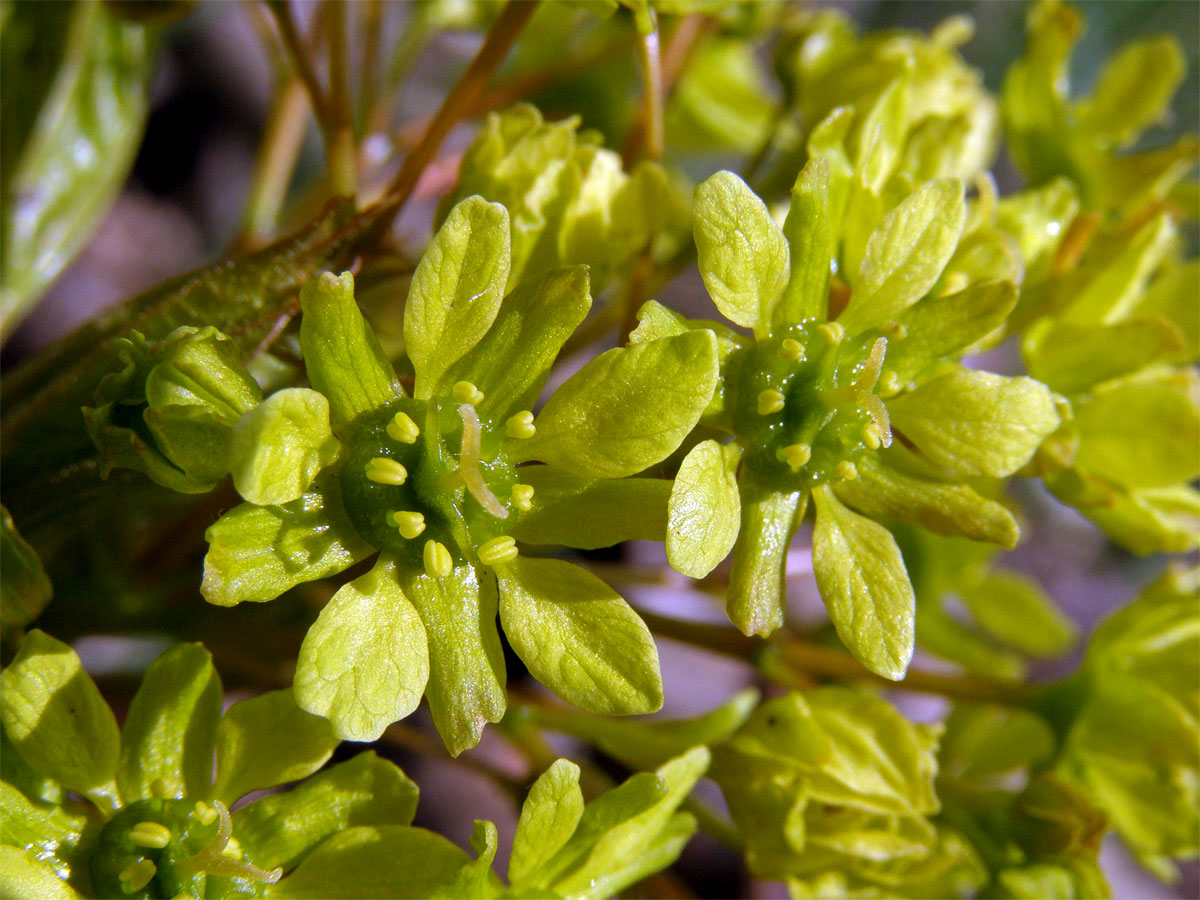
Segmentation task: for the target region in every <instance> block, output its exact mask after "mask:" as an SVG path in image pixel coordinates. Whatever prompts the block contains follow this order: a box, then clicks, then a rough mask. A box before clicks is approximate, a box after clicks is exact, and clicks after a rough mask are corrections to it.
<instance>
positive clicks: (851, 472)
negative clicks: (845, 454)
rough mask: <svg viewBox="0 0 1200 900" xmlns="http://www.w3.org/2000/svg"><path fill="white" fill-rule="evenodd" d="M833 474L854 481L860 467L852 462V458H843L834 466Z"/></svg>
mask: <svg viewBox="0 0 1200 900" xmlns="http://www.w3.org/2000/svg"><path fill="white" fill-rule="evenodd" d="M833 474H834V475H836V476H837V477H838V478H844V479H845V480H846V481H853V480H854V479H855V478H857V477H858V467H857V466H855V465H854V463H852V462H850V460H848V459H843V460H842V461H841V462H840V463H838V464H837V465H836V466H834V467H833Z"/></svg>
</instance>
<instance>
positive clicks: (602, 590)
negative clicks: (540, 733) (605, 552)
mask: <svg viewBox="0 0 1200 900" xmlns="http://www.w3.org/2000/svg"><path fill="white" fill-rule="evenodd" d="M496 574H497V577H498V578H499V581H500V621H501V622H502V623H503V625H504V633H505V635H507V637H508V640H509V642H510V643H511V644H512V646H513V649H514V650H515V651H516V652H517V655H518V656H519V657H521V661H522V662H524V663H525V665H526V666H528V667H529V671H530V672H531V673H533V676H534V677H535V678H536V679H537V680H538V681H540V682H541V683H542V684H544V685H546V687H548V688H550V690H552V691H554V692H555V693H556V694H558V695H559V696H560V697H562V698H563V699H564V700H566V701H568V702H570V703H573V704H575V705H576V706H578V707H580V708H582V709H586V710H588V711H590V712H596V713H601V714H603V715H635V714H639V713H648V712H654V711H655V710H656V709H658V708H659V707H660V706H662V675H661V674H660V672H659V668H658V650H657V649H656V648H655V646H654V639H653V638H652V637H651V636H650V631H649V629H648V628H646V625H645V623H644V622H642V620H641V619H640V618H639V617H638V614H637V613H635V612H634V611H633V610H632V609H631V608H630V607H629V604H628V603H626V602H625V601H624V600H623V599H621V597H620V596H618V595H617V594H616V593H615V592H614V591H613V589H612V588H610V587H609V586H608V585H606V584H605V583H604V582H603V581H601V580H600V579H599V578H597V577H596V576H595V575H592V574H591V573H590V572H587V571H585V570H584V569H581V568H579V566H576V565H572V564H571V563H568V562H563V561H562V560H557V559H531V558H527V557H523V556H520V557H517V559H515V560H514V561H513V562H511V563H509V564H507V565H505V566H503V567H502V568H500V569H499V570H498V571H497V573H496Z"/></svg>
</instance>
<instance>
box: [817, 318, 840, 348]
mask: <svg viewBox="0 0 1200 900" xmlns="http://www.w3.org/2000/svg"><path fill="white" fill-rule="evenodd" d="M817 334H819V335H820V336H821V340H823V341H824V342H825V343H827V344H829V345H830V346H832V345H834V344H840V343H841V342H842V339H843V338H844V337H845V336H846V329H845V328H843V327H842V326H841V325H840V324H839V323H837V322H826V323H825V324H824V325H818V326H817Z"/></svg>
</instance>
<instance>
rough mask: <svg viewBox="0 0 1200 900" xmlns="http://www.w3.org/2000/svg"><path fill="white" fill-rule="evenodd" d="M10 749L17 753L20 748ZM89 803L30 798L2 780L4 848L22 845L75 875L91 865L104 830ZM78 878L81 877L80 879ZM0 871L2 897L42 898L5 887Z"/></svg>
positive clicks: (0, 811)
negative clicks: (89, 859) (92, 852)
mask: <svg viewBox="0 0 1200 900" xmlns="http://www.w3.org/2000/svg"><path fill="white" fill-rule="evenodd" d="M8 752H11V753H13V754H14V755H16V750H12V749H11V748H9V750H8ZM87 806H88V804H86V803H83V802H69V803H67V804H66V805H62V806H59V805H55V804H50V803H45V802H39V801H38V800H35V799H33V798H30V797H27V796H26V795H25V794H23V793H22V792H21V791H20V790H19V789H18V788H16V787H14V786H13V785H12V784H10V783H9V782H8V781H7V780H5V781H0V847H3V848H4V849H9V848H14V847H16V848H21V849H24V850H26V851H29V852H31V853H35V854H37V858H38V859H39V860H40V861H42V862H45V863H49V864H50V865H52V866H53V867H54V869H55V870H57V871H58V872H64V873H72V874H75V873H77V872H78V871H79V867H80V866H83V867H84V869H86V868H87V855H88V853H89V852H90V850H91V848H92V845H93V843H94V841H95V839H96V832H97V831H99V830H100V824H101V823H100V821H99V819H98V817H95V816H94V815H93V817H90V818H89V815H88V813H89V812H90V810H88V809H87ZM76 880H77V881H78V878H76ZM3 885H4V875H3V873H0V896H5V897H31V898H33V897H42V896H44V895H43V894H41V893H28V894H26V893H14V894H9V893H6V892H5V890H4V887H3Z"/></svg>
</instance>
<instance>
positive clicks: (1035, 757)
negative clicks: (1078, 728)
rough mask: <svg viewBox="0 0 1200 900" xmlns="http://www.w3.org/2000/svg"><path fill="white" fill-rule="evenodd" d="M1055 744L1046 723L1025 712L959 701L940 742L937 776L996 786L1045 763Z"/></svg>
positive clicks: (947, 722)
mask: <svg viewBox="0 0 1200 900" xmlns="http://www.w3.org/2000/svg"><path fill="white" fill-rule="evenodd" d="M1056 743H1057V742H1056V740H1055V737H1054V732H1053V731H1052V730H1051V728H1050V725H1049V723H1048V722H1047V721H1046V720H1045V719H1043V718H1042V717H1041V716H1038V715H1036V714H1034V713H1031V712H1029V711H1028V710H1025V709H1021V708H1020V707H1004V706H994V705H991V704H977V703H964V704H958V705H955V707H954V708H953V709H952V710H951V711H950V715H949V716H948V717H947V718H946V730H945V732H944V733H943V735H942V738H941V741H940V743H939V746H938V767H939V772H938V776H939V778H953V779H955V780H957V781H962V782H966V783H972V782H974V783H976V784H980V785H984V786H994V785H996V783H997V782H999V781H1001V780H1002V779H1004V778H1005V777H1008V776H1011V775H1013V774H1014V773H1018V772H1022V771H1026V770H1030V769H1033V768H1034V767H1037V766H1040V765H1041V764H1042V763H1045V762H1047V761H1049V760H1050V759H1051V758H1052V757H1053V756H1054V752H1055V750H1056Z"/></svg>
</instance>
